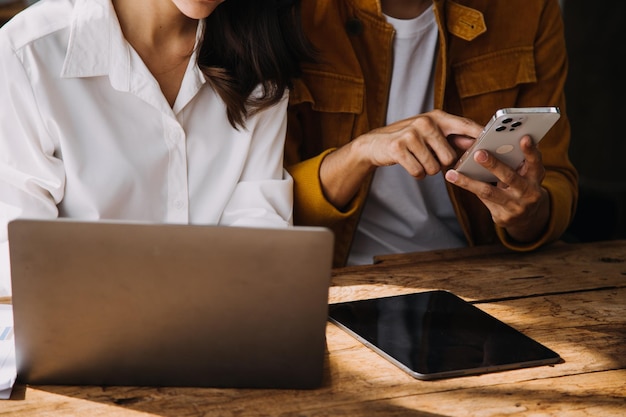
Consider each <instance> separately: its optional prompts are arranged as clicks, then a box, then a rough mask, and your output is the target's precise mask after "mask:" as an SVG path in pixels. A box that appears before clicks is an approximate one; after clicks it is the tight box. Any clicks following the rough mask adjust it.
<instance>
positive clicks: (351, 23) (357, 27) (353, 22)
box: [346, 17, 363, 36]
mask: <svg viewBox="0 0 626 417" xmlns="http://www.w3.org/2000/svg"><path fill="white" fill-rule="evenodd" d="M346 32H348V35H353V36H357V35H360V34H361V33H362V32H363V23H362V22H361V21H360V20H359V19H357V18H356V17H353V18H351V19H348V21H347V22H346Z"/></svg>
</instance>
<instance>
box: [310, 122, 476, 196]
mask: <svg viewBox="0 0 626 417" xmlns="http://www.w3.org/2000/svg"><path fill="white" fill-rule="evenodd" d="M481 130H482V127H481V126H479V125H478V124H476V123H474V122H473V121H471V120H469V119H466V118H462V117H458V116H454V115H451V114H448V113H445V112H443V111H441V110H433V111H431V112H428V113H424V114H421V115H417V116H415V117H412V118H409V119H405V120H401V121H398V122H396V123H393V124H391V125H388V126H384V127H381V128H379V129H375V130H372V131H371V132H368V133H366V134H364V135H362V136H359V137H358V138H356V139H354V140H353V141H351V142H350V143H348V144H347V145H344V146H343V147H341V148H339V149H338V150H336V151H335V152H332V153H330V154H329V155H328V156H327V157H326V158H325V159H324V161H323V163H322V165H321V169H320V178H321V183H322V187H323V190H324V194H325V195H326V197H327V198H328V200H329V201H331V202H332V203H333V204H334V205H335V206H336V207H337V208H341V207H344V206H345V205H346V204H348V203H349V201H350V200H351V199H352V198H353V197H354V195H355V194H356V193H357V191H358V190H359V188H360V186H361V184H362V183H363V181H364V180H365V179H366V177H367V176H368V175H369V174H371V173H372V172H373V171H374V169H375V168H376V167H380V166H388V165H394V164H400V165H402V167H403V168H404V169H405V170H406V171H407V172H408V173H409V174H411V175H412V176H413V177H415V178H417V179H420V178H424V177H425V176H426V175H435V174H437V173H438V172H440V171H441V170H442V169H443V168H445V167H448V166H450V165H451V164H453V163H454V162H455V161H456V159H457V151H456V150H455V149H454V147H453V146H452V145H451V143H450V142H449V138H450V137H453V136H454V137H459V138H463V137H468V138H474V137H476V136H478V134H479V133H480V131H481ZM471 142H472V141H471V140H470V141H467V142H464V141H462V140H458V141H457V142H456V144H457V145H459V146H461V147H462V146H468V145H469V144H470V143H471Z"/></svg>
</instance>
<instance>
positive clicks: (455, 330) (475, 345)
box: [329, 290, 561, 379]
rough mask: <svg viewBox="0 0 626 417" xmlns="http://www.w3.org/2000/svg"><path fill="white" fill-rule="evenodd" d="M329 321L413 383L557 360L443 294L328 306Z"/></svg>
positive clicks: (546, 350)
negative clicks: (412, 377)
mask: <svg viewBox="0 0 626 417" xmlns="http://www.w3.org/2000/svg"><path fill="white" fill-rule="evenodd" d="M329 312H330V315H329V318H330V320H331V322H333V323H335V324H337V325H338V326H339V327H341V328H343V329H344V330H346V331H347V332H348V333H350V334H351V335H352V336H354V337H356V338H357V339H358V340H360V341H361V342H363V343H365V344H366V345H367V346H369V347H370V348H372V349H373V350H375V351H376V352H377V353H379V354H381V355H382V356H383V357H385V358H386V359H388V360H390V361H392V362H393V363H394V364H396V365H397V366H399V367H400V368H402V369H403V370H404V371H406V372H408V373H410V374H411V375H413V376H414V377H416V378H418V379H439V378H446V377H454V376H463V375H472V374H480V373H486V372H495V371H502V370H506V369H515V368H522V367H529V366H538V365H545V364H553V363H557V362H559V361H561V358H560V357H559V355H558V354H557V353H556V352H554V351H552V350H551V349H549V348H547V347H546V346H544V345H542V344H541V343H539V342H537V341H535V340H534V339H531V338H530V337H528V336H526V335H524V334H523V333H521V332H519V331H518V330H516V329H514V328H513V327H511V326H509V325H507V324H505V323H503V322H501V321H500V320H498V319H496V318H495V317H493V316H491V315H489V314H487V313H485V312H484V311H482V310H481V309H479V308H478V307H476V306H474V305H473V304H471V303H469V302H467V301H465V300H463V299H462V298H460V297H458V296H456V295H454V294H452V293H450V292H448V291H442V290H437V291H429V292H422V293H415V294H407V295H399V296H391V297H384V298H376V299H368V300H360V301H351V302H343V303H337V304H330V310H329Z"/></svg>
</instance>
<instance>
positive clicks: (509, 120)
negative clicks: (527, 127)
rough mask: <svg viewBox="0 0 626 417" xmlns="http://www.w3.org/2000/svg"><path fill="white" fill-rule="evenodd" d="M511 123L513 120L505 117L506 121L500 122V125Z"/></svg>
mask: <svg viewBox="0 0 626 417" xmlns="http://www.w3.org/2000/svg"><path fill="white" fill-rule="evenodd" d="M511 121H513V119H511V118H510V117H507V118H506V119H504V120H503V121H502V123H511Z"/></svg>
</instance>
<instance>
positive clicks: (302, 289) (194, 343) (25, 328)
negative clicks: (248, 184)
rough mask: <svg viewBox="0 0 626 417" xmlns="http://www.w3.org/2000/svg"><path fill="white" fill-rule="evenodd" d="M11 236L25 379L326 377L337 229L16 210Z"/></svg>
mask: <svg viewBox="0 0 626 417" xmlns="http://www.w3.org/2000/svg"><path fill="white" fill-rule="evenodd" d="M8 233H9V251H10V260H11V275H12V277H11V279H12V289H13V298H12V304H13V315H14V333H15V334H14V337H15V345H16V361H17V374H18V375H17V381H18V382H21V383H26V384H35V385H99V386H107V385H133V386H181V387H182V386H195V387H216V388H289V389H310V388H316V387H319V386H320V385H321V383H322V377H323V370H324V358H325V353H326V339H325V332H326V323H327V318H328V290H329V285H330V276H331V264H332V252H333V235H332V232H331V231H330V230H328V229H325V228H321V227H320V228H316V227H294V228H288V229H262V228H244V227H227V226H198V225H173V224H142V223H131V222H110V221H99V222H85V221H77V220H67V219H54V220H29V219H18V220H14V221H12V222H10V223H9V225H8Z"/></svg>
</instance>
